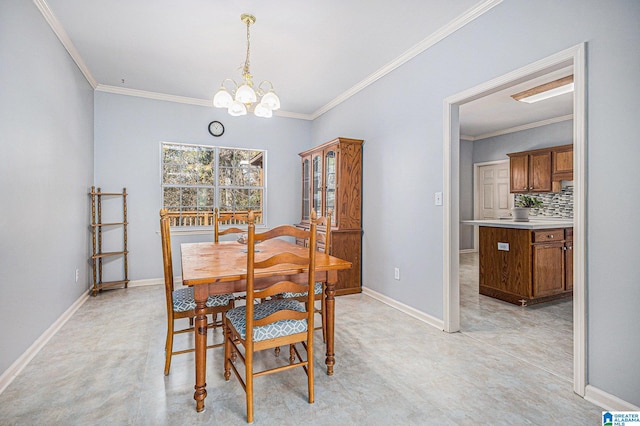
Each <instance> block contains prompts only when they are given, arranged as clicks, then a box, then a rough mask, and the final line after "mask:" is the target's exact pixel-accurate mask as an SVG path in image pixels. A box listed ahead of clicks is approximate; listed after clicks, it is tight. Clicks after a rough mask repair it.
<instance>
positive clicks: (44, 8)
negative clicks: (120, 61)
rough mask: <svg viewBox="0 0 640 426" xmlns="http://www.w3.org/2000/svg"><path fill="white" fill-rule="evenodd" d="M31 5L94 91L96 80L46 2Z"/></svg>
mask: <svg viewBox="0 0 640 426" xmlns="http://www.w3.org/2000/svg"><path fill="white" fill-rule="evenodd" d="M33 3H34V4H35V5H36V7H37V8H38V10H39V11H40V13H41V14H42V16H43V17H44V19H45V21H47V23H48V24H49V26H50V27H51V29H52V30H53V32H54V33H55V35H56V36H57V37H58V40H60V42H61V43H62V45H63V46H64V48H65V49H67V52H69V55H70V56H71V59H73V61H74V62H75V63H76V65H77V66H78V68H80V72H82V74H83V75H84V78H86V79H87V81H88V82H89V84H90V85H91V87H92V88H93V89H95V88H96V86H98V83H97V82H96V79H95V78H93V75H92V74H91V71H89V67H87V64H85V63H84V60H83V59H82V56H80V52H78V49H76V46H75V45H74V44H73V42H72V41H71V39H70V38H69V34H67V32H66V31H65V29H64V28H63V27H62V24H60V21H58V18H56V16H55V15H54V14H53V12H52V11H51V8H50V7H49V5H48V4H47V2H46V1H45V0H33Z"/></svg>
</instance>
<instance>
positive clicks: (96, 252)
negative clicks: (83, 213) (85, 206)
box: [89, 186, 129, 296]
mask: <svg viewBox="0 0 640 426" xmlns="http://www.w3.org/2000/svg"><path fill="white" fill-rule="evenodd" d="M89 195H90V196H91V236H92V247H93V250H92V253H91V258H90V259H91V264H92V269H93V288H92V290H91V292H92V294H93V296H96V295H97V294H98V292H99V291H102V290H104V289H107V288H112V287H119V286H124V288H127V286H128V285H129V264H128V259H127V258H128V254H129V252H128V251H127V188H122V192H102V190H101V189H100V188H96V187H95V186H92V187H91V192H90V193H89ZM103 197H104V198H122V221H121V222H103V221H102V220H103V218H102V201H103ZM106 227H121V228H122V236H123V238H122V240H123V244H122V250H120V251H110V252H103V251H102V242H103V241H102V237H103V236H102V232H103V229H105V228H106ZM115 257H122V259H123V263H124V278H123V279H122V280H116V281H103V280H102V268H103V261H104V260H106V259H109V258H115Z"/></svg>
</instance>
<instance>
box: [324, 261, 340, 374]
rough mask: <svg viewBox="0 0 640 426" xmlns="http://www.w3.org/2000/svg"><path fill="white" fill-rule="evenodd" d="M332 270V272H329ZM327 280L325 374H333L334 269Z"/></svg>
mask: <svg viewBox="0 0 640 426" xmlns="http://www.w3.org/2000/svg"><path fill="white" fill-rule="evenodd" d="M331 272H332V273H331ZM331 272H330V273H329V277H328V280H327V288H326V290H325V293H326V296H327V297H326V305H325V309H326V310H327V311H326V312H325V314H326V316H327V319H326V321H327V358H326V359H325V364H327V375H329V376H332V375H333V366H334V365H335V363H336V358H335V353H334V352H333V330H334V325H335V312H336V311H335V302H336V300H335V295H336V281H337V278H338V276H337V275H338V274H337V273H336V272H335V271H331Z"/></svg>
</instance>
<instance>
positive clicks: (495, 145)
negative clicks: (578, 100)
mask: <svg viewBox="0 0 640 426" xmlns="http://www.w3.org/2000/svg"><path fill="white" fill-rule="evenodd" d="M571 143H573V120H568V121H561V122H560V123H554V124H548V125H546V126H542V127H535V128H533V129H527V130H522V131H520V132H515V133H508V134H506V135H500V136H494V137H491V138H486V139H482V140H479V141H475V142H474V143H473V163H483V162H486V161H494V160H506V159H508V157H507V154H510V153H512V152H520V151H528V150H530V149H538V148H548V147H551V146H558V145H568V144H571Z"/></svg>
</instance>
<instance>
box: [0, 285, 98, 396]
mask: <svg viewBox="0 0 640 426" xmlns="http://www.w3.org/2000/svg"><path fill="white" fill-rule="evenodd" d="M88 298H89V293H88V292H84V293H83V294H82V295H81V296H80V297H79V298H78V299H77V300H76V301H75V302H73V304H72V305H71V306H70V307H69V309H67V310H66V311H65V312H63V313H62V315H60V317H59V318H58V319H57V320H56V321H55V322H54V323H53V324H51V326H50V327H49V328H48V329H46V330H45V332H44V333H42V335H40V337H38V339H36V341H35V342H33V344H32V345H31V346H30V347H29V349H27V350H26V351H25V352H24V353H23V354H22V355H21V356H20V357H19V358H18V359H17V360H16V361H15V362H14V363H13V364H11V366H10V367H9V368H7V369H6V370H5V371H4V372H3V373H2V375H0V394H1V393H2V392H4V390H5V389H6V388H7V387H8V386H9V385H10V384H11V382H13V379H15V378H16V377H17V376H18V374H20V372H21V371H22V370H23V369H24V368H25V367H26V366H27V365H28V364H29V362H30V361H31V360H32V359H33V358H34V357H35V356H36V355H37V354H38V352H40V350H41V349H42V348H43V347H44V346H45V345H46V344H47V342H48V341H49V340H50V339H51V338H52V337H53V336H54V335H55V334H56V333H57V332H58V330H60V329H61V328H62V326H63V325H65V324H66V322H67V321H69V318H71V317H72V316H73V314H74V313H75V312H76V311H77V310H78V309H79V308H80V306H82V304H83V303H84V302H86V301H87V299H88Z"/></svg>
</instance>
